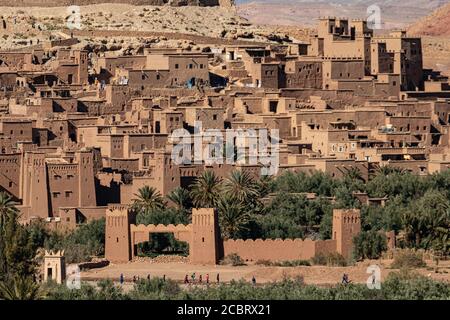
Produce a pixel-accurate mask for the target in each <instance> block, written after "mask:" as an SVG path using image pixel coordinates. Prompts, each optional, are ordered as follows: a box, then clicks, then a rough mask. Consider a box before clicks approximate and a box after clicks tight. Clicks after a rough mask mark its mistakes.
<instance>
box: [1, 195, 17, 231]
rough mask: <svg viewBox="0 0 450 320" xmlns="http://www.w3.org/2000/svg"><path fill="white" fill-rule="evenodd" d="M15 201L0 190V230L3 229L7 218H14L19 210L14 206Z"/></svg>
mask: <svg viewBox="0 0 450 320" xmlns="http://www.w3.org/2000/svg"><path fill="white" fill-rule="evenodd" d="M16 205H17V203H16V202H14V201H13V200H12V197H11V196H10V195H8V194H7V193H6V192H0V228H1V229H0V232H2V233H3V232H4V231H5V226H6V222H7V221H8V219H11V218H12V219H16V218H17V215H18V213H19V210H18V209H17V208H16Z"/></svg>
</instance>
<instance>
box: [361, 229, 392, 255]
mask: <svg viewBox="0 0 450 320" xmlns="http://www.w3.org/2000/svg"><path fill="white" fill-rule="evenodd" d="M353 248H354V249H353V255H354V258H355V259H357V260H360V259H378V258H379V257H380V256H381V254H382V253H383V252H384V251H386V250H387V240H386V236H385V235H384V234H382V233H379V232H377V231H373V230H372V231H363V232H360V233H359V234H358V235H357V236H356V237H355V238H353Z"/></svg>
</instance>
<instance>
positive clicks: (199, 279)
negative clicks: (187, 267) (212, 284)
mask: <svg viewBox="0 0 450 320" xmlns="http://www.w3.org/2000/svg"><path fill="white" fill-rule="evenodd" d="M202 280H203V279H202V275H200V276H199V277H198V283H202Z"/></svg>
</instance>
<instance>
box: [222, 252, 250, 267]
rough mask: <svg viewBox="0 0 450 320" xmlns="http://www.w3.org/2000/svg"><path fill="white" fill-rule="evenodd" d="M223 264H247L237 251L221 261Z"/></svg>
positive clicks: (234, 265)
mask: <svg viewBox="0 0 450 320" xmlns="http://www.w3.org/2000/svg"><path fill="white" fill-rule="evenodd" d="M220 264H222V265H232V266H233V267H236V266H245V262H244V260H243V259H242V258H241V257H240V256H239V255H238V254H237V253H230V254H229V255H227V256H226V257H225V258H223V260H222V261H221V263H220Z"/></svg>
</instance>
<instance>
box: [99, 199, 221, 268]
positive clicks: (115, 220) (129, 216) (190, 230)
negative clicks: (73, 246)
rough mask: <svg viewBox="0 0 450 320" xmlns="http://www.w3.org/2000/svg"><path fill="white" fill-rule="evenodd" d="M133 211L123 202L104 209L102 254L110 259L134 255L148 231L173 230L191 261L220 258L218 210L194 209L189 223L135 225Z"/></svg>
mask: <svg viewBox="0 0 450 320" xmlns="http://www.w3.org/2000/svg"><path fill="white" fill-rule="evenodd" d="M135 216H136V215H135V213H134V212H132V210H130V209H129V208H128V207H125V206H110V207H109V208H108V211H107V213H106V235H105V237H106V239H105V257H106V259H108V260H109V261H111V262H127V261H130V260H132V259H133V258H134V256H135V254H136V248H137V245H138V244H139V243H142V242H146V241H149V240H150V234H151V233H173V235H174V236H175V238H176V239H177V240H180V241H185V242H187V243H189V258H190V261H191V263H194V264H196V263H198V264H216V263H217V261H218V259H219V252H218V251H219V227H218V223H217V212H216V210H214V209H211V208H202V209H193V210H192V223H191V224H188V225H173V224H170V225H167V226H165V225H162V224H158V225H147V226H145V225H142V224H140V225H136V224H135Z"/></svg>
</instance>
